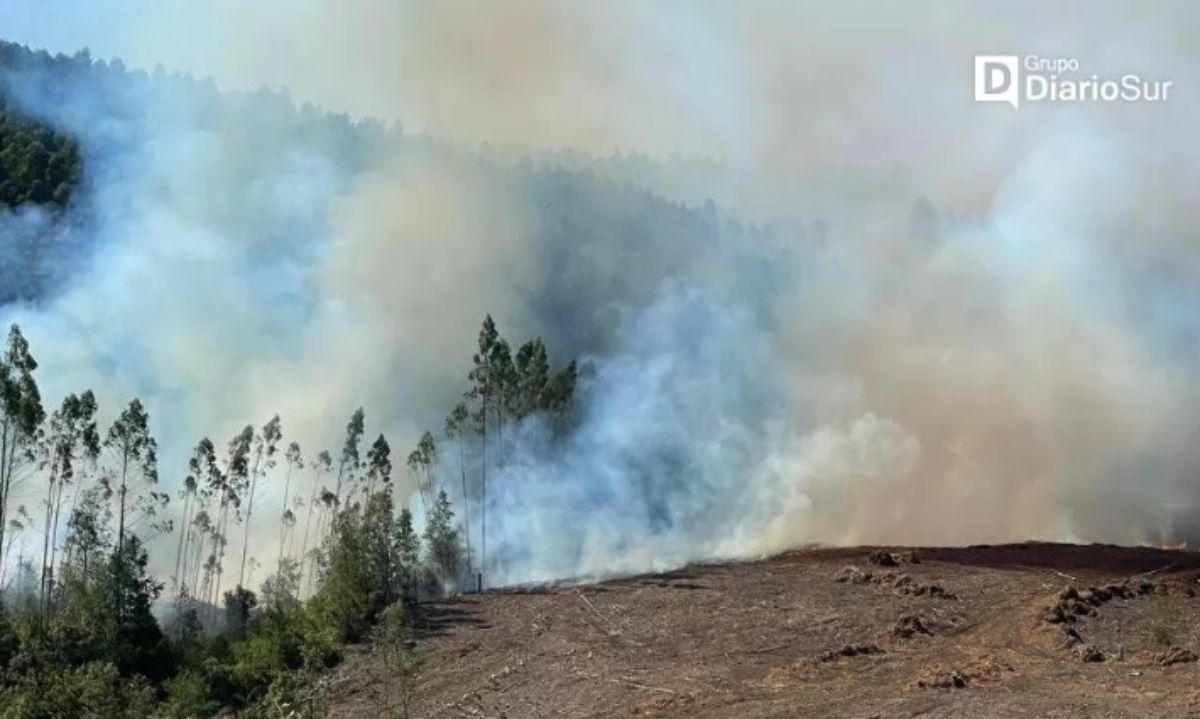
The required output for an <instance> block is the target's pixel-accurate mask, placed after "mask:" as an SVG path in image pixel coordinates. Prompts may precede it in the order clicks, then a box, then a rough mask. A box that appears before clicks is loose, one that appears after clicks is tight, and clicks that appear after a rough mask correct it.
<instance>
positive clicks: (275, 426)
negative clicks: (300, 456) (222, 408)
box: [237, 415, 283, 587]
mask: <svg viewBox="0 0 1200 719" xmlns="http://www.w3.org/2000/svg"><path fill="white" fill-rule="evenodd" d="M282 438H283V430H282V429H281V427H280V421H279V415H275V416H274V417H272V418H271V419H270V420H269V421H268V422H267V423H266V424H264V425H263V427H262V431H260V432H259V433H258V434H256V435H254V440H253V450H252V451H251V454H252V455H253V458H254V459H253V461H252V463H251V465H250V485H249V488H248V489H247V492H246V517H245V521H244V522H243V525H242V526H243V529H242V568H241V570H240V571H239V572H238V583H237V585H238V586H239V587H243V586H245V583H246V553H247V551H248V550H249V548H250V523H251V522H252V521H253V518H254V495H255V493H256V492H257V491H258V485H259V480H261V479H262V478H263V477H265V476H266V475H267V474H268V473H270V471H271V470H272V469H273V468H274V467H275V453H276V452H277V451H278V450H279V442H280V440H281V439H282Z"/></svg>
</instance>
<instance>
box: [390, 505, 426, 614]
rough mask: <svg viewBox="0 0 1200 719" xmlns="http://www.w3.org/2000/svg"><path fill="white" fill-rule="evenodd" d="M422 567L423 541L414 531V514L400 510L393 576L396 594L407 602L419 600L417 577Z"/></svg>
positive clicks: (405, 509) (395, 538) (395, 537)
mask: <svg viewBox="0 0 1200 719" xmlns="http://www.w3.org/2000/svg"><path fill="white" fill-rule="evenodd" d="M420 566H421V539H420V537H418V536H417V532H416V530H415V529H413V517H412V512H410V511H408V508H407V507H405V508H404V509H401V510H400V514H399V515H398V516H397V517H396V522H395V527H394V528H393V530H392V575H393V582H394V583H395V586H396V594H397V595H398V596H399V597H400V598H401V599H403V600H404V601H406V602H413V601H416V599H417V576H418V572H419V571H420Z"/></svg>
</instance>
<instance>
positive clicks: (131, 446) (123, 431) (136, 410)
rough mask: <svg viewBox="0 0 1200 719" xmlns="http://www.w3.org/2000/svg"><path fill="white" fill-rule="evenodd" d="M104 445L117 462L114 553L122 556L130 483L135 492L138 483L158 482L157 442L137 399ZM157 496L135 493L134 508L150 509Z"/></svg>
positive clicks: (109, 431)
mask: <svg viewBox="0 0 1200 719" xmlns="http://www.w3.org/2000/svg"><path fill="white" fill-rule="evenodd" d="M104 446H105V448H107V449H108V450H109V451H110V452H112V453H113V454H114V455H115V461H116V465H117V466H116V467H115V472H116V475H115V479H116V487H114V488H113V492H114V494H115V495H116V498H117V556H124V555H123V552H122V551H121V550H123V549H124V547H125V517H126V511H127V508H128V506H129V491H130V486H131V485H133V487H134V490H135V491H136V490H137V488H138V485H154V484H156V483H157V482H158V443H157V442H156V441H155V440H154V437H153V436H152V435H151V434H150V416H149V415H148V414H147V413H146V409H145V407H143V406H142V403H141V401H140V400H138V399H134V400H133V401H131V402H130V403H129V406H128V407H127V408H125V410H124V411H122V412H121V414H120V416H118V417H117V419H116V421H115V422H113V424H112V426H111V427H109V428H108V436H107V437H106V438H105V440H104ZM157 498H158V494H157V493H155V494H154V495H153V498H150V497H143V496H142V495H140V494H135V497H134V505H135V511H137V512H138V513H143V512H147V511H149V512H153V511H154V508H153V505H154V504H157V502H156V501H155V500H157ZM147 501H149V502H150V503H151V504H150V506H149V507H147V506H146V502H147Z"/></svg>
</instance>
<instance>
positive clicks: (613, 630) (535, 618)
mask: <svg viewBox="0 0 1200 719" xmlns="http://www.w3.org/2000/svg"><path fill="white" fill-rule="evenodd" d="M881 550H882V552H883V553H886V554H891V555H892V557H891V558H892V559H894V560H895V562H894V565H893V564H892V563H890V562H889V561H888V560H887V559H884V558H883V557H882V556H881V554H880V551H881ZM914 551H915V556H916V558H917V560H918V561H917V563H914V562H913V561H912V557H913V552H914ZM873 552H874V553H875V554H874V555H873V554H872V553H873ZM850 567H852V568H853V569H849V568H850ZM1198 577H1200V553H1197V552H1190V551H1186V550H1160V549H1152V548H1125V547H1114V546H1102V545H1090V546H1077V545H1059V544H1040V543H1028V544H1018V545H1003V546H973V547H961V548H921V549H917V550H912V549H906V548H895V547H888V548H879V547H862V548H854V549H813V550H803V551H795V552H789V553H786V554H783V555H781V556H778V557H773V558H771V559H766V560H763V561H758V562H748V563H742V564H729V565H703V566H693V567H688V568H686V569H683V570H679V571H676V572H671V573H668V574H660V575H654V576H644V577H634V578H630V579H622V580H617V581H611V582H605V583H602V584H597V585H589V586H577V587H554V588H542V589H528V590H513V591H499V592H489V593H485V594H482V595H469V596H464V597H459V598H454V599H450V600H447V601H443V602H437V603H430V604H425V605H422V606H421V607H420V608H419V639H418V641H417V648H418V649H417V650H418V651H419V652H421V654H422V655H423V657H424V660H425V661H424V667H423V669H422V671H421V676H420V683H419V689H418V692H417V695H416V698H415V701H414V704H413V711H412V715H413V716H415V717H507V718H509V719H517V718H519V717H621V716H624V717H689V718H691V717H853V718H856V719H866V718H868V717H877V718H879V719H883V718H885V717H887V718H893V717H972V718H975V717H1058V718H1063V719H1065V718H1067V717H1080V718H1083V717H1089V718H1097V719H1099V718H1102V717H1200V664H1198V663H1197V662H1196V661H1195V657H1196V654H1197V653H1200V597H1197V596H1196V595H1198V594H1200V583H1198V581H1197V578H1198ZM935 587H936V589H934V588H935ZM1106 587H1107V588H1108V589H1107V590H1106V589H1105V588H1106ZM1071 589H1073V590H1074V591H1073V592H1072V591H1071ZM1090 590H1099V591H1095V592H1093V591H1090ZM1064 597H1065V598H1064ZM1068 614H1069V615H1070V617H1069V618H1063V617H1065V616H1066V615H1068ZM380 667H381V664H380V663H379V660H378V658H377V656H376V654H375V653H374V651H373V650H372V649H371V648H370V647H359V648H355V649H352V650H351V652H350V653H349V655H348V657H347V660H346V662H345V663H344V664H343V665H342V666H341V667H340V668H339V669H338V670H337V671H336V673H335V675H334V676H333V677H332V679H331V687H332V689H331V691H332V694H333V699H334V712H333V716H335V717H367V716H378V717H382V716H384V715H383V713H381V712H380V711H379V708H378V707H379V706H380V703H379V702H380V694H381V692H382V691H383V687H384V686H386V684H387V683H386V682H385V681H384V677H383V676H382V674H381V670H380Z"/></svg>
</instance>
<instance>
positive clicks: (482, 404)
mask: <svg viewBox="0 0 1200 719" xmlns="http://www.w3.org/2000/svg"><path fill="white" fill-rule="evenodd" d="M499 338H500V333H499V332H498V331H497V330H496V323H495V321H494V320H492V316H491V315H490V314H489V315H487V316H486V317H484V318H483V326H482V327H480V328H479V340H478V349H477V351H476V352H475V354H474V355H473V356H472V358H471V360H472V362H473V363H474V367H472V369H471V372H470V373H469V374H468V375H467V379H469V380H470V381H471V388H470V389H469V390H467V392H466V398H467V399H470V400H474V402H475V403H476V405H477V408H476V410H475V412H474V413H473V414H472V420H473V421H474V425H475V431H476V432H477V433H478V434H479V439H480V443H481V445H482V461H481V462H480V465H479V466H480V482H479V488H480V494H481V495H482V496H481V498H480V502H479V504H480V507H479V510H480V517H481V519H480V522H481V527H480V532H479V535H480V545H481V548H480V560H479V562H480V565H481V568H483V569H486V568H487V496H488V495H487V463H488V451H487V449H488V445H487V420H488V408H489V406H490V404H491V402H492V400H493V397H494V395H495V386H496V381H495V380H496V378H495V376H494V373H493V372H492V357H493V354H494V348H495V346H496V342H497V341H498V340H499ZM485 581H486V579H485Z"/></svg>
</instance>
